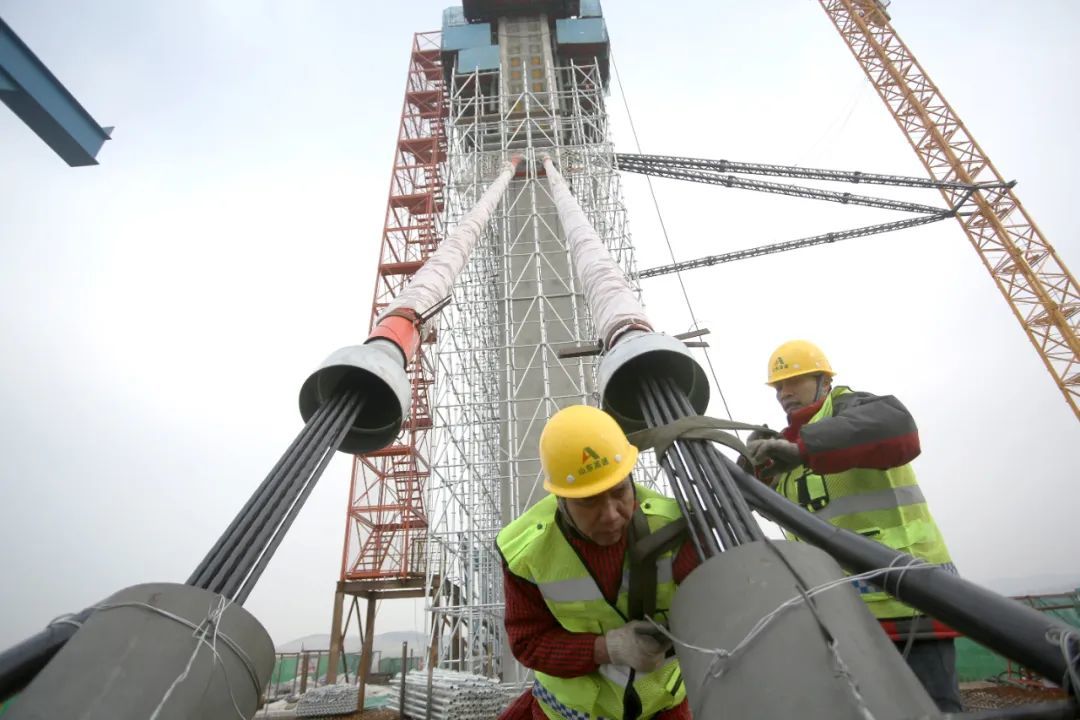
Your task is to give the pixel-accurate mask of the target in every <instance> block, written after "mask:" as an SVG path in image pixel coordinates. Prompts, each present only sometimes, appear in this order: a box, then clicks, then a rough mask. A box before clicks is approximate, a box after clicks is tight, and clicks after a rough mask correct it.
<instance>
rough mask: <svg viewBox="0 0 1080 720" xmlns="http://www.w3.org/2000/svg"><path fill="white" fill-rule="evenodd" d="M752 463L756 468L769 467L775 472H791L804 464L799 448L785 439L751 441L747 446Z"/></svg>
mask: <svg viewBox="0 0 1080 720" xmlns="http://www.w3.org/2000/svg"><path fill="white" fill-rule="evenodd" d="M746 449H747V450H749V451H750V462H752V463H754V466H755V467H768V468H769V469H770V470H772V471H773V472H782V471H784V470H791V469H792V468H795V467H798V466H799V465H801V464H802V457H801V456H800V455H799V446H798V445H796V444H795V443H793V442H789V441H788V440H784V439H783V438H774V439H771V440H751V441H750V442H749V443H747V444H746Z"/></svg>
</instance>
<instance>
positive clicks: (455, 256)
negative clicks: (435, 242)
mask: <svg viewBox="0 0 1080 720" xmlns="http://www.w3.org/2000/svg"><path fill="white" fill-rule="evenodd" d="M516 170H517V163H516V162H514V161H510V162H505V163H503V167H502V171H501V172H500V173H499V175H498V177H496V178H495V180H494V181H492V183H491V185H489V186H488V189H487V190H485V191H484V194H483V195H481V196H480V199H479V200H478V201H477V202H476V205H474V206H473V207H472V209H471V210H469V212H467V213H465V214H464V215H463V216H462V217H461V219H460V220H459V221H458V224H457V227H455V228H454V231H453V232H452V233H450V236H449V237H447V238H446V239H445V240H443V241H442V243H440V244H439V248H438V249H437V250H436V251H435V252H434V253H432V255H431V257H429V258H428V259H427V262H425V263H424V265H423V266H422V267H421V268H420V269H419V270H417V271H416V273H415V274H414V275H413V276H412V279H411V280H410V281H409V284H408V285H407V286H406V287H405V289H404V290H402V291H401V293H399V294H398V296H397V297H396V298H394V299H393V300H391V301H390V304H389V305H387V307H386V310H385V311H384V312H383V314H382V316H381V317H386V315H387V313H388V312H390V311H391V310H396V309H398V308H410V309H411V310H414V311H415V312H416V313H417V314H418V315H424V314H425V313H426V312H427V311H428V310H430V309H431V308H432V307H434V306H435V305H437V304H438V303H439V302H441V301H442V300H444V299H445V298H446V297H447V296H448V295H449V294H450V290H451V288H453V286H454V281H455V280H457V277H458V275H460V274H461V271H462V269H464V267H465V263H467V262H468V261H469V255H471V254H472V251H473V248H474V247H476V242H477V241H478V240H479V239H480V235H481V233H483V232H484V226H486V225H487V223H488V220H489V219H491V213H492V212H494V210H495V206H496V205H498V203H499V199H500V198H501V197H502V195H503V193H504V192H506V188H507V186H508V185H509V184H510V180H511V179H512V178H513V177H514V173H515V172H516ZM381 317H380V319H381Z"/></svg>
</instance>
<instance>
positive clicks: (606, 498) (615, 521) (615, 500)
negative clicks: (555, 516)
mask: <svg viewBox="0 0 1080 720" xmlns="http://www.w3.org/2000/svg"><path fill="white" fill-rule="evenodd" d="M566 511H567V512H568V513H570V519H571V520H573V521H574V526H575V527H577V529H578V531H579V532H580V533H581V534H582V535H584V536H585V537H587V538H589V539H590V540H592V541H593V542H594V543H596V544H597V545H614V544H615V543H617V542H619V541H620V540H622V537H623V535H624V534H625V533H626V528H627V526H628V525H629V524H630V516H631V515H633V514H634V485H633V483H632V482H631V481H630V478H629V477H628V478H626V479H625V480H623V481H622V482H621V483H619V484H618V485H616V486H615V487H613V488H611V489H610V490H608V491H607V492H603V493H600V494H599V495H594V496H592V497H587V498H576V499H573V498H568V499H567V501H566Z"/></svg>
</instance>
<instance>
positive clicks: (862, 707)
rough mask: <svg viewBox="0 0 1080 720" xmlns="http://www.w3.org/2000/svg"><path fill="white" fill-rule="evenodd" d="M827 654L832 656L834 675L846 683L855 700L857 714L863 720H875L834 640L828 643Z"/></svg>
mask: <svg viewBox="0 0 1080 720" xmlns="http://www.w3.org/2000/svg"><path fill="white" fill-rule="evenodd" d="M829 653H830V654H831V655H832V659H833V666H834V667H835V668H836V674H837V675H838V676H839V677H842V678H843V679H844V681H845V682H847V686H848V689H849V690H851V694H852V696H853V697H854V698H855V705H856V706H857V707H858V708H859V714H860V715H862V717H863V720H875V719H874V713H873V712H871V710H870V706H869V705H867V704H866V698H864V697H863V694H862V692H860V691H859V684H858V683H857V682H855V677H854V676H853V675H852V674H851V670H849V669H848V666H847V663H846V662H844V658H842V657H840V651H839V650H838V649H837V646H836V640H833V641H832V642H830V643H829Z"/></svg>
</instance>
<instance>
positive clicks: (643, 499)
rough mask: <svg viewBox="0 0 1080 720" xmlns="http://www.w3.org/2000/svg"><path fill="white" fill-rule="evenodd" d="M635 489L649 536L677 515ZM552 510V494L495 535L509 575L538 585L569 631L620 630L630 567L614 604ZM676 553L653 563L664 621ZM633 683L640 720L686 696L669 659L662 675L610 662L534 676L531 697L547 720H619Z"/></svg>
mask: <svg viewBox="0 0 1080 720" xmlns="http://www.w3.org/2000/svg"><path fill="white" fill-rule="evenodd" d="M635 488H636V491H637V499H638V502H639V504H640V507H641V511H642V513H644V515H645V517H646V519H647V520H648V522H649V531H650V532H656V531H657V530H659V529H660V528H661V527H663V526H664V525H667V524H668V523H671V522H674V521H675V520H678V519H679V517H681V514H680V512H679V507H678V504H677V503H676V502H675V500H672V499H671V498H667V497H664V496H663V495H660V494H658V493H656V492H653V491H652V490H648V489H647V488H644V487H641V486H640V485H636V486H635ZM557 508H558V506H557V501H556V498H555V496H554V495H549V496H548V497H546V498H544V499H543V500H541V501H540V502H538V503H537V504H536V505H534V506H533V507H531V508H530V509H529V510H527V511H526V512H525V513H524V514H522V515H521V517H519V518H518V519H517V520H515V521H513V522H512V523H510V524H509V525H507V526H506V527H505V528H503V530H502V532H500V533H499V536H498V539H497V541H496V542H497V544H498V546H499V552H501V553H502V555H503V558H505V560H506V563H507V566H508V567H509V569H510V572H512V573H514V574H515V575H517V576H518V577H521V578H524V579H525V580H528V581H529V582H531V583H533V584H534V585H536V586H537V587H538V588H539V589H540V593H541V594H542V595H543V596H544V602H545V603H546V604H547V606H548V609H550V610H551V614H552V615H554V616H555V619H556V620H558V621H559V624H560V625H562V626H563V627H564V628H566V629H567V630H569V631H570V632H577V633H591V634H594V635H602V634H604V633H606V632H607V631H608V630H612V629H614V628H617V627H621V626H622V625H625V624H626V623H627V621H628V609H627V608H628V601H629V594H628V590H629V565H628V564H627V563H626V561H625V560H624V565H623V579H622V585H621V586H620V588H619V595H618V599H617V601H616V603H615V604H614V605H612V604H610V603H608V601H607V600H606V599H605V598H604V595H603V593H602V592H601V590H600V587H599V586H598V585H597V584H596V581H595V580H593V578H592V575H590V574H589V571H588V570H587V569H586V568H585V565H584V564H583V563H582V562H581V559H580V558H579V557H578V554H577V552H576V551H575V550H574V548H573V547H572V546H571V545H570V543H569V542H568V541H567V540H566V538H565V537H564V536H563V533H562V531H561V530H560V529H559V527H558V526H557V525H556V521H555V517H556V513H557ZM674 555H675V552H674V551H669V552H666V553H663V554H662V555H661V556H660V557H659V558H658V559H657V561H656V566H657V577H656V616H657V618H658V620H663V619H665V618H666V612H667V610H668V609H669V608H670V607H671V599H672V597H673V596H674V594H675V580H674V578H673V577H672V562H673V560H674ZM631 684H632V685H633V689H634V690H635V691H636V692H637V695H638V697H639V699H640V700H641V717H642V718H650V717H652V716H653V715H655V714H656V713H658V712H662V711H663V710H667V709H669V708H673V707H675V706H676V705H678V704H679V703H681V702H682V701H683V699H684V698H685V697H686V689H685V687H684V685H683V682H682V672H681V671H680V669H679V662H678V660H677V659H676V658H675V657H674V656H672V657H671V658H669V659H668V662H667V663H666V664H665V665H664V666H663V667H661V668H660V669H659V670H656V671H654V672H651V673H648V674H645V675H642V674H639V673H633V672H632V671H631V669H630V668H629V667H627V666H624V665H610V664H609V665H601V666H600V667H599V669H598V670H597V671H596V672H593V673H590V674H588V675H584V676H582V677H576V678H560V677H554V676H553V675H547V674H545V673H542V672H539V671H538V672H537V673H536V686H535V687H534V688H533V695H534V696H536V698H537V700H538V702H539V703H540V707H541V708H543V710H544V713H545V714H546V715H547V716H548V717H549V718H552V720H593V719H599V718H615V719H621V718H622V717H623V701H624V700H623V699H624V695H625V694H626V693H627V686H628V685H631ZM626 720H631V719H630V718H627V719H626Z"/></svg>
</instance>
